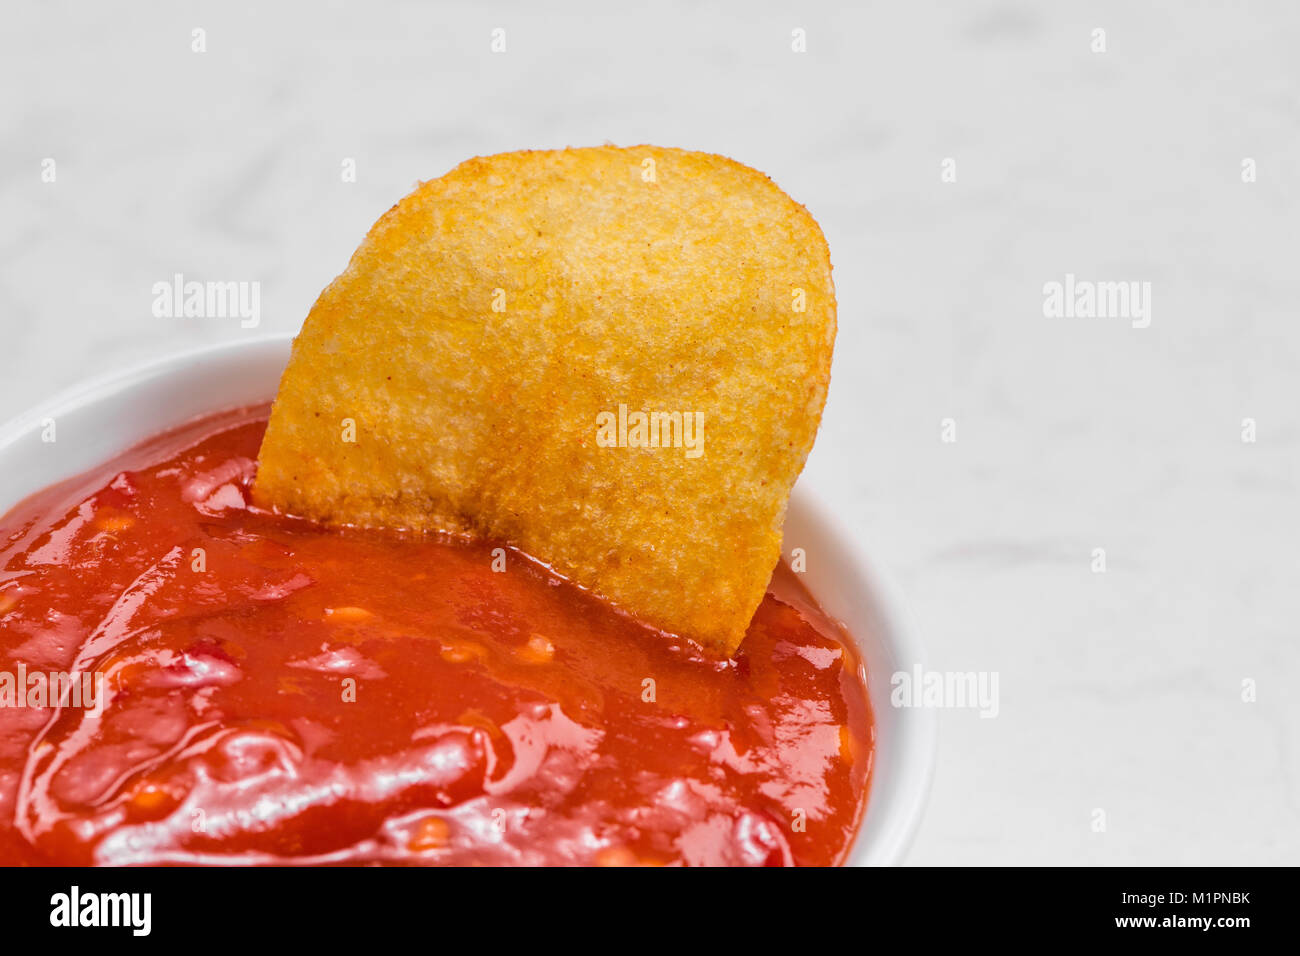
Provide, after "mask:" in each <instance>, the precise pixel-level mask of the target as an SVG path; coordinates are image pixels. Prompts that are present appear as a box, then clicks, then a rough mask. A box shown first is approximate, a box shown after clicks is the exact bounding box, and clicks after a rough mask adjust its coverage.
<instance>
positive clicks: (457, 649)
mask: <svg viewBox="0 0 1300 956" xmlns="http://www.w3.org/2000/svg"><path fill="white" fill-rule="evenodd" d="M266 412H267V410H266V408H265V407H258V408H252V409H243V410H240V411H235V412H227V413H222V414H219V415H214V416H210V417H208V418H205V419H203V420H201V421H198V422H194V423H191V424H189V425H186V426H184V427H182V428H180V429H177V430H175V431H173V432H169V433H167V434H165V435H162V436H159V437H158V438H155V439H152V440H150V441H149V442H146V443H144V444H143V445H141V446H138V447H137V448H135V449H132V450H131V451H129V452H127V453H126V454H124V455H123V456H121V457H119V458H118V459H116V460H115V461H114V462H112V463H110V464H107V465H105V466H103V468H101V469H99V470H97V471H95V472H94V473H91V474H89V475H85V476H82V477H80V478H76V479H73V480H71V481H68V482H64V483H62V484H60V485H57V486H54V487H52V488H49V489H46V490H45V491H43V492H41V493H39V494H37V495H35V496H33V497H32V498H29V499H28V500H27V501H24V502H23V503H22V504H20V505H19V506H18V507H17V508H15V509H14V510H13V511H12V512H10V513H9V514H8V515H5V516H4V517H3V518H0V864H8V865H13V864H33V865H40V864H73V865H81V864H158V863H180V864H214V863H227V864H259V863H275V864H283V863H311V864H321V863H388V864H489V865H492V864H679V863H680V864H698V865H792V864H797V865H825V864H832V863H837V862H840V861H842V859H843V858H844V856H845V854H846V852H847V850H848V847H849V846H850V844H851V842H852V839H853V835H854V833H855V832H856V829H857V826H858V823H859V819H860V817H861V814H862V811H863V808H864V806H865V802H866V795H867V789H868V785H869V779H870V767H871V755H872V747H873V728H872V721H871V710H870V705H869V703H868V700H867V695H866V689H865V685H864V677H863V671H862V667H861V663H860V662H859V660H858V658H857V656H856V654H855V653H854V652H853V651H852V649H851V645H850V644H849V642H848V639H847V638H846V637H845V636H844V635H843V633H842V632H841V631H840V630H839V628H838V627H837V626H836V625H834V624H833V622H831V621H830V620H828V619H827V618H826V617H825V616H824V615H823V614H822V613H821V612H820V611H819V610H818V608H817V606H816V603H815V602H814V601H813V600H812V599H811V597H809V595H808V594H807V592H806V591H805V590H804V589H803V587H802V585H801V584H800V583H799V582H798V581H797V580H796V578H795V575H793V574H792V573H791V572H790V571H789V570H788V569H786V568H785V566H784V565H781V566H778V568H777V570H776V573H775V574H774V576H773V581H772V584H771V585H770V587H769V593H768V595H767V596H766V597H765V598H764V600H763V603H762V605H761V606H760V608H759V610H758V613H757V614H756V615H755V618H754V621H753V623H752V624H751V626H750V630H749V633H748V635H747V636H746V638H745V641H744V643H743V644H742V646H741V649H740V651H739V653H738V654H737V655H736V657H735V658H734V659H732V660H730V661H719V660H715V659H712V658H710V657H708V656H706V655H704V654H703V653H702V652H701V651H699V649H698V648H696V647H695V646H694V645H692V644H690V643H689V642H684V641H680V640H677V639H674V638H671V637H668V636H665V635H663V634H660V633H658V632H655V631H652V630H649V629H647V628H644V627H642V626H640V625H638V624H637V623H635V622H634V621H632V620H630V619H628V618H626V617H624V616H622V615H621V614H619V613H617V612H616V611H614V610H612V609H610V608H609V607H607V606H605V605H603V604H602V603H601V602H599V601H597V600H595V599H594V598H592V597H591V596H590V595H587V594H585V593H583V592H582V591H580V590H579V589H577V588H575V587H573V586H572V585H570V584H568V583H567V582H563V581H561V580H559V579H558V578H556V577H555V576H554V575H552V574H551V573H550V572H548V571H547V570H546V569H545V568H544V567H542V566H540V565H538V564H536V563H534V562H532V561H531V560H529V559H528V558H527V557H526V556H524V555H522V554H520V553H518V552H516V551H513V550H510V549H508V548H507V549H501V550H496V549H494V547H493V546H492V545H490V544H481V543H473V544H469V543H464V542H461V541H457V540H451V539H444V538H437V537H419V536H412V535H400V534H391V533H381V532H370V531H360V530H351V529H349V530H329V529H323V528H320V527H317V526H314V525H312V524H309V523H306V522H303V521H299V520H296V519H293V518H288V517H284V516H278V515H273V514H269V513H266V512H264V511H260V510H258V509H256V508H253V507H252V506H251V505H250V504H249V496H248V490H249V486H250V483H251V481H252V478H253V475H254V472H255V467H256V463H255V459H256V455H257V450H258V446H259V443H260V440H261V437H262V432H263V430H264V428H265V424H266ZM503 561H504V570H494V566H495V568H498V569H499V568H502V567H503ZM51 672H53V673H55V674H56V675H58V674H76V675H86V676H85V677H79V679H80V685H79V686H84V687H86V688H87V689H90V688H92V687H94V686H96V685H95V684H94V682H93V681H94V676H93V675H100V679H101V683H100V684H99V685H98V686H99V687H100V691H101V692H100V694H98V695H94V694H91V693H88V694H87V695H86V699H85V700H81V701H80V705H74V699H65V702H64V704H63V705H62V706H52V701H53V700H54V699H55V698H57V697H58V692H57V691H55V690H53V689H52V688H53V687H55V686H57V680H58V679H59V678H58V677H57V676H56V677H55V678H54V679H53V680H50V679H47V678H46V675H48V674H50V673H51ZM34 675H35V676H34ZM42 687H45V688H46V690H45V691H44V692H42ZM65 690H66V688H65ZM96 706H102V713H100V714H98V715H96V714H95V710H96Z"/></svg>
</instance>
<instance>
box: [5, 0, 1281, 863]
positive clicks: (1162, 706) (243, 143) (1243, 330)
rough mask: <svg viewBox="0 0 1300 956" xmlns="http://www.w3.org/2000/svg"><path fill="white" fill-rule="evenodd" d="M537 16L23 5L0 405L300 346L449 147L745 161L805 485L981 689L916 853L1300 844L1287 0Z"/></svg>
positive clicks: (935, 656)
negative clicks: (390, 214)
mask: <svg viewBox="0 0 1300 956" xmlns="http://www.w3.org/2000/svg"><path fill="white" fill-rule="evenodd" d="M537 6H538V5H535V4H514V5H511V4H503V3H476V4H469V3H464V4H455V5H450V6H444V7H442V8H429V7H428V6H426V5H416V4H396V3H394V4H387V3H367V4H355V5H343V4H320V3H313V4H303V5H302V6H301V7H300V8H298V9H296V10H293V9H288V8H286V7H284V6H282V5H275V6H274V8H272V5H265V4H263V5H255V4H245V3H231V2H224V0H223V2H210V3H207V2H183V3H165V4H164V3H155V4H144V5H133V12H130V13H124V12H119V11H114V10H110V9H108V5H105V4H91V3H84V4H79V5H72V4H55V3H16V4H15V3H9V4H6V11H5V17H4V23H3V26H0V90H3V94H0V131H2V143H3V147H2V148H0V224H2V227H0V249H2V254H0V333H2V336H0V341H2V342H3V350H2V351H0V418H3V417H8V416H9V415H11V414H14V413H17V412H19V411H20V410H22V409H23V408H24V407H25V406H26V405H28V404H30V403H31V402H33V401H34V400H36V399H38V398H41V397H44V396H46V395H48V394H49V393H51V392H52V391H54V390H56V389H58V388H61V387H63V386H67V385H70V384H72V383H75V382H77V381H78V380H79V379H81V378H83V377H85V376H88V375H93V374H99V373H102V372H104V371H108V370H112V369H115V368H118V367H120V366H122V365H124V364H126V363H134V362H136V361H138V360H140V359H144V358H147V357H150V356H155V355H161V354H164V353H167V352H171V351H175V350H177V349H181V348H185V347H187V346H192V345H195V344H199V343H203V342H213V341H219V340H231V339H237V338H240V337H243V336H248V335H261V334H266V333H271V332H285V331H292V330H295V329H296V328H297V327H298V324H299V323H300V322H301V320H302V317H303V316H304V315H305V313H306V311H307V309H308V308H309V306H310V305H311V302H312V301H313V299H314V297H315V295H316V294H317V292H319V290H320V289H321V287H322V286H323V285H324V284H325V283H326V282H327V281H328V280H329V279H330V278H331V277H332V276H333V275H335V274H336V273H337V272H338V271H339V270H340V269H341V268H342V267H343V265H344V264H345V262H346V260H347V257H348V255H349V253H350V252H351V250H352V248H353V247H354V245H355V244H356V242H357V241H358V240H359V238H360V237H361V235H362V234H363V233H364V231H365V229H366V228H367V227H368V226H369V225H370V223H371V222H372V221H373V220H374V219H375V218H376V217H377V216H378V215H379V214H380V213H382V212H383V211H384V210H385V209H387V208H388V207H389V206H390V205H391V204H392V203H393V202H394V201H395V200H396V199H398V198H399V197H400V196H401V195H403V194H404V193H405V192H407V191H408V189H409V188H410V187H411V186H412V185H413V184H414V183H415V181H416V180H417V179H425V178H430V177H432V176H435V175H438V174H441V173H442V172H444V171H446V170H447V169H448V168H450V167H451V166H452V165H454V164H455V163H456V162H458V161H459V160H461V159H464V158H466V157H468V156H471V155H475V154H483V153H491V152H496V151H500V150H505V149H513V148H521V147H551V146H563V145H584V144H593V143H600V142H604V141H613V142H616V143H621V144H632V143H638V142H654V143H660V144H663V145H677V146H683V147H691V148H700V149H708V150H711V151H716V152H721V153H725V154H728V155H731V156H734V157H736V158H738V159H740V160H742V161H744V162H747V163H749V164H751V165H753V166H756V167H758V168H760V169H762V170H764V171H766V172H768V173H770V174H771V175H772V176H773V177H774V178H775V179H776V180H777V182H778V183H780V184H781V185H782V186H783V187H784V188H785V189H786V190H787V191H788V192H790V193H791V194H792V195H793V196H794V197H795V198H797V199H798V200H800V201H801V202H803V203H805V204H806V205H807V206H808V207H809V209H810V210H811V211H812V212H813V214H814V215H815V216H816V217H817V218H818V219H819V220H820V222H821V223H822V225H823V227H824V229H825V231H826V235H827V237H828V239H829V241H830V245H831V249H832V253H833V256H834V260H835V265H836V283H837V286H838V290H839V296H840V322H841V327H840V338H839V343H838V348H837V352H836V359H835V378H834V383H833V386H832V391H831V399H830V404H829V407H828V409H827V414H826V418H825V421H824V424H823V428H822V432H821V436H820V439H819V442H818V446H817V448H816V450H815V452H814V454H813V457H812V459H811V461H810V463H809V466H808V470H807V473H806V475H805V479H804V480H805V481H807V482H809V483H810V484H812V485H813V486H814V487H815V488H816V489H817V490H818V491H819V492H820V493H821V494H822V495H823V496H824V497H825V498H826V499H827V500H829V501H830V502H831V503H832V504H833V505H834V506H835V508H836V509H837V510H838V512H839V514H840V516H841V518H842V520H843V522H844V523H845V525H846V526H847V527H849V528H851V529H852V530H853V531H854V532H855V533H856V534H858V535H859V536H861V537H862V538H863V539H865V540H866V541H868V542H870V547H871V550H872V552H873V553H874V554H875V555H876V556H877V558H878V559H879V560H880V561H881V562H882V563H883V564H885V565H886V566H887V567H890V568H892V570H893V571H894V574H895V576H896V578H897V579H898V581H899V583H900V584H901V585H902V587H903V589H904V591H905V592H906V594H907V595H908V598H909V601H910V604H911V608H912V612H913V615H914V617H915V619H916V621H917V623H918V625H919V627H920V629H921V632H922V636H923V638H924V639H925V641H926V643H927V645H928V647H929V650H930V657H931V663H932V665H933V666H935V667H939V668H945V669H956V670H990V671H997V672H998V673H999V675H1000V690H1001V711H1000V715H999V716H998V717H997V718H996V719H992V720H982V719H980V718H979V717H978V716H976V714H974V713H973V712H969V711H950V712H945V713H944V714H943V716H942V727H941V740H940V747H939V760H938V771H937V775H936V779H935V785H934V791H933V796H932V801H931V804H930V806H929V810H928V813H927V816H926V819H925V822H924V825H923V828H922V830H921V833H920V835H919V837H918V839H917V841H916V844H915V846H914V848H913V851H912V853H911V856H910V860H911V862H914V863H927V864H930V863H1066V862H1076V861H1077V862H1086V863H1152V864H1154V863H1175V864H1183V863H1187V864H1191V863H1280V862H1291V863H1296V862H1300V791H1298V790H1297V786H1298V782H1297V774H1298V773H1300V759H1298V757H1300V753H1298V751H1300V720H1298V717H1300V713H1298V709H1297V703H1296V701H1297V700H1298V699H1300V695H1297V692H1296V685H1297V682H1298V681H1300V665H1298V663H1297V650H1296V644H1297V638H1300V624H1298V623H1297V622H1300V586H1298V584H1297V572H1300V560H1297V557H1296V536H1297V533H1298V532H1300V504H1298V503H1297V502H1298V499H1297V492H1298V490H1300V488H1298V484H1297V479H1298V475H1300V401H1298V400H1297V399H1298V398H1300V385H1298V384H1297V380H1296V373H1297V370H1298V369H1300V323H1298V321H1297V319H1298V318H1300V317H1298V316H1297V307H1296V303H1297V301H1300V276H1298V273H1297V269H1296V265H1297V258H1298V256H1297V253H1298V252H1300V243H1298V241H1297V240H1298V236H1297V225H1296V223H1297V221H1298V220H1300V134H1298V130H1300V93H1298V92H1297V91H1298V90H1300V57H1297V56H1296V54H1295V38H1296V35H1297V28H1300V8H1297V7H1296V6H1295V5H1293V4H1288V3H1281V2H1279V3H1247V2H1224V3H1203V2H1194V3H1186V2H1184V3H1173V2H1170V3H1111V4H1088V5H1086V6H1084V5H1077V6H1076V5H1070V4H1061V3H1052V4H1031V3H1028V2H1023V0H1020V2H991V3H990V2H981V3H966V4H951V5H946V6H944V7H938V6H933V7H932V6H929V5H918V4H914V3H907V4H903V3H897V4H873V5H871V6H870V7H869V8H867V9H862V10H859V9H857V8H856V5H850V4H847V3H845V4H815V5H808V6H806V7H805V8H803V9H801V8H800V6H799V5H797V4H783V5H779V6H766V5H761V4H760V5H755V4H752V3H751V4H743V5H737V7H736V10H737V11H739V13H737V12H729V11H728V10H727V9H725V8H723V7H721V6H717V5H708V6H700V5H697V4H686V3H683V4H678V3H670V2H658V3H654V4H648V5H646V4H642V5H638V6H636V7H635V8H629V11H628V12H627V13H613V12H610V10H609V9H608V8H609V7H610V5H608V4H592V5H589V6H585V7H573V6H570V7H560V8H557V12H552V13H549V14H542V13H538V12H536V8H537ZM196 27H201V28H203V29H205V30H206V31H207V52H206V53H202V54H197V53H194V52H192V51H191V31H192V30H193V29H194V28H196ZM494 27H504V28H505V30H506V31H507V32H506V41H507V52H506V53H505V54H499V55H494V54H492V53H491V52H490V50H489V43H490V31H491V30H492V29H493V28H494ZM796 27H801V28H803V29H805V30H806V31H807V37H808V39H807V45H808V50H807V52H806V53H805V54H802V55H801V54H796V53H793V52H792V51H791V49H790V44H791V30H792V29H794V28H796ZM1096 27H1101V28H1104V29H1105V30H1106V39H1107V52H1105V53H1103V54H1096V53H1093V52H1091V50H1090V44H1091V43H1092V30H1093V29H1094V28H1096ZM47 157H51V158H54V159H55V161H56V172H57V179H56V181H55V182H54V183H44V182H42V179H41V170H42V165H41V164H42V160H43V159H45V158H47ZM346 157H353V158H355V160H356V163H357V171H358V177H357V181H356V182H355V183H343V182H341V177H340V169H341V163H342V162H343V160H344V159H345V158H346ZM945 157H952V158H954V159H955V160H956V163H957V181H956V182H955V183H943V182H941V181H940V163H941V161H942V160H943V159H944V158H945ZM1246 157H1250V158H1253V159H1255V161H1256V163H1257V168H1258V181H1257V182H1255V183H1251V184H1245V183H1243V182H1242V181H1241V163H1242V160H1243V158H1246ZM175 272H182V273H185V274H186V275H187V276H188V277H191V278H199V279H241V280H256V281H260V282H261V283H262V313H263V318H262V322H261V325H260V327H259V328H257V329H252V330H248V329H241V328H240V327H239V324H238V322H237V321H234V320H228V319H227V320H212V319H208V320H167V319H157V318H154V317H153V315H152V314H151V309H150V306H151V302H152V295H151V291H150V290H151V286H152V284H153V283H154V282H156V281H158V280H160V279H167V278H168V277H170V276H171V275H172V274H173V273H175ZM1067 272H1073V273H1075V274H1077V275H1079V276H1080V277H1087V278H1094V279H1113V280H1129V279H1132V280H1139V281H1149V282H1151V283H1152V306H1153V308H1152V322H1151V325H1150V327H1149V328H1145V329H1135V328H1132V327H1131V324H1130V323H1129V322H1127V321H1125V320H1123V319H1048V318H1045V317H1044V316H1043V311H1042V287H1043V284H1044V283H1045V282H1049V281H1052V280H1059V279H1062V278H1063V276H1064V275H1065V273H1067ZM1247 417H1249V418H1254V419H1255V420H1256V421H1257V423H1258V440H1257V441H1256V442H1255V443H1253V444H1248V443H1243V442H1242V441H1241V422H1242V419H1243V418H1247ZM944 418H952V419H954V420H955V422H956V427H957V441H956V442H955V443H951V444H945V443H943V442H941V441H940V422H941V420H942V419H944ZM1098 547H1100V548H1105V550H1106V555H1107V565H1108V570H1107V572H1106V573H1105V574H1094V573H1092V571H1091V569H1090V564H1091V561H1092V550H1093V549H1094V548H1098ZM1246 678H1250V679H1254V680H1255V681H1256V682H1257V688H1258V691H1257V693H1258V699H1257V701H1255V702H1254V703H1245V702H1243V701H1242V700H1241V685H1242V680H1243V679H1246ZM1096 808H1101V809H1103V810H1104V811H1105V812H1106V814H1107V828H1106V830H1105V832H1101V833H1098V832H1094V830H1093V828H1092V820H1093V817H1092V812H1093V810H1094V809H1096Z"/></svg>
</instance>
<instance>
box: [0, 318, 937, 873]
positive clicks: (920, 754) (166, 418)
mask: <svg viewBox="0 0 1300 956" xmlns="http://www.w3.org/2000/svg"><path fill="white" fill-rule="evenodd" d="M290 341H291V340H290V339H289V338H260V339H254V340H250V341H245V342H238V343H234V344H227V345H218V346H211V347H206V348H202V349H198V350H194V351H189V352H184V353H180V354H176V355H172V356H169V357H167V358H163V359H161V360H158V361H154V362H151V363H148V364H145V365H140V366H138V367H136V368H133V369H130V370H128V371H125V372H121V373H118V374H114V375H111V376H108V377H104V378H101V379H97V380H95V381H92V382H87V383H85V384H83V385H81V386H79V387H76V388H74V389H71V390H69V391H67V392H64V393H63V394H61V395H59V396H57V397H55V398H53V399H51V400H49V401H47V402H45V403H43V404H42V405H40V406H38V407H36V408H33V409H31V410H30V411H28V412H25V413H24V414H22V415H19V416H18V417H17V418H14V419H12V420H10V421H8V422H6V423H4V424H3V425H0V514H3V513H4V512H7V511H8V510H9V509H10V508H12V507H13V506H14V505H16V504H17V503H18V502H20V501H21V500H22V499H23V498H26V497H27V496H28V495H31V494H33V493H35V492H37V491H40V490H41V489H42V488H45V487H47V486H49V485H53V484H55V483H57V482H60V481H63V480H65V479H68V478H72V477H75V476H77V475H79V474H81V473H82V472H85V471H88V470H90V469H92V468H94V467H95V466H97V465H99V464H102V463H104V462H106V461H108V460H109V459H111V458H113V457H115V456H116V455H117V454H118V453H120V452H122V451H125V450H126V449H128V448H130V447H131V446H132V445H135V444H137V443H138V442H141V441H143V440H144V439H146V438H149V437H151V436H153V435H156V434H158V433H159V432H163V431H166V430H168V429H170V428H173V427H175V426H177V425H180V424H182V423H184V422H186V421H189V420H191V419H194V418H198V417H200V416H204V415H208V414H211V413H213V412H217V411H220V410H222V409H227V408H234V407H238V406H242V405H252V404H256V403H259V402H266V401H269V400H270V399H272V398H274V396H275V391H276V387H277V385H278V384H279V381H280V373H281V372H282V371H283V370H284V367H285V364H286V362H287V361H288V358H289V346H290ZM51 423H53V425H54V429H53V434H54V438H55V440H54V441H47V440H45V438H46V437H48V435H49V432H50V430H49V427H48V426H49V425H50V424H51ZM785 547H786V551H787V554H786V557H787V559H788V557H789V553H788V552H789V550H790V549H792V548H795V547H798V548H802V549H803V550H804V552H805V553H806V554H807V556H808V561H807V570H806V571H805V572H804V573H803V575H802V578H803V582H804V584H805V585H806V586H807V588H808V590H809V591H810V592H811V593H812V595H813V596H814V597H815V598H816V599H817V601H818V603H819V604H821V606H822V608H823V609H824V610H825V611H826V613H827V614H829V615H830V616H831V617H833V618H835V619H837V620H839V621H840V622H842V623H843V624H844V626H845V628H846V630H847V632H848V634H849V636H850V637H851V638H852V639H853V640H854V641H855V642H856V643H857V645H858V649H859V652H860V654H861V656H862V659H863V661H865V663H866V668H867V689H868V691H869V693H870V696H871V705H872V710H873V713H874V720H875V733H876V739H875V749H874V753H873V757H872V759H873V766H872V771H871V773H872V776H871V786H870V792H869V794H868V797H867V809H866V815H865V818H864V819H863V821H862V824H861V827H860V829H859V831H858V835H857V837H856V839H855V841H854V844H853V848H852V850H851V852H850V854H849V857H848V859H847V863H848V864H849V865H853V866H881V865H890V864H896V863H899V862H901V860H902V858H903V856H904V854H905V853H906V851H907V848H908V845H909V844H910V842H911V839H912V837H913V835H914V834H915V832H916V829H917V827H918V825H919V823H920V819H921V815H922V812H923V810H924V807H925V802H926V798H927V794H928V791H929V785H930V776H931V770H932V767H933V763H934V754H935V737H936V727H937V719H936V715H935V713H934V711H933V710H929V709H926V708H898V707H893V706H891V704H890V690H891V684H890V679H891V677H892V675H893V674H895V673H898V672H911V671H912V670H913V668H915V667H917V666H919V665H921V664H923V661H922V659H921V651H920V648H919V646H918V644H917V641H916V638H915V637H914V636H913V632H912V629H911V626H910V624H909V622H908V618H907V613H906V610H905V608H904V606H903V603H902V601H901V599H900V598H899V596H898V594H897V591H896V590H895V589H894V587H893V586H892V585H891V584H890V583H889V581H888V579H887V577H886V576H885V575H884V573H883V572H882V571H881V570H880V569H879V568H877V567H875V566H874V565H873V564H872V563H871V562H870V561H869V560H868V557H867V555H866V553H865V549H864V548H863V546H862V545H861V544H860V543H859V542H858V541H856V540H855V539H853V538H852V537H851V536H849V535H846V534H845V533H844V531H843V530H841V529H840V528H838V527H837V526H836V523H835V521H834V520H833V519H832V518H831V517H830V515H829V513H828V512H827V511H826V510H825V508H824V506H823V505H822V504H821V503H820V502H819V501H818V500H817V499H816V497H815V496H814V494H813V493H812V492H811V491H810V490H809V489H808V488H807V487H806V485H798V486H796V487H795V490H794V495H793V496H792V498H791V500H790V508H789V512H788V514H787V516H786V522H785Z"/></svg>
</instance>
